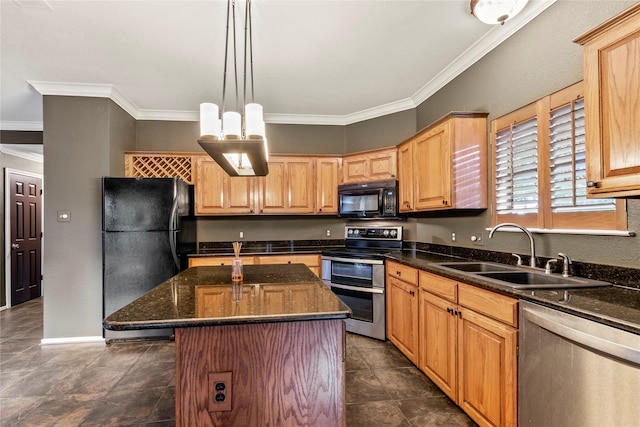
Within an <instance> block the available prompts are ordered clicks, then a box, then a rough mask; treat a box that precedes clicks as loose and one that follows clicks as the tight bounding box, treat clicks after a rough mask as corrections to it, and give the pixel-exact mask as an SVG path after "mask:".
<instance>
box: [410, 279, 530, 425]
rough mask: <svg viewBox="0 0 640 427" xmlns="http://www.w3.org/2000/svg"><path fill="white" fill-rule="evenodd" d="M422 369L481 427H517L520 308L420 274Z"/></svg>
mask: <svg viewBox="0 0 640 427" xmlns="http://www.w3.org/2000/svg"><path fill="white" fill-rule="evenodd" d="M419 283H420V304H419V334H420V335H419V363H418V366H419V368H420V369H421V370H422V371H423V372H424V373H425V374H426V375H427V376H428V377H429V378H430V379H431V380H432V381H433V382H434V383H435V384H436V385H438V386H439V387H440V388H441V389H442V390H443V391H444V392H445V394H447V395H448V396H449V397H450V398H451V399H452V400H453V401H455V402H456V403H457V404H458V406H460V407H461V408H462V409H463V410H464V411H465V412H466V413H467V414H468V415H469V416H470V417H471V418H472V419H473V420H474V421H475V422H477V423H478V424H479V425H481V426H516V425H517V358H516V352H517V343H518V330H517V326H518V325H517V321H518V302H517V300H516V299H514V298H509V297H507V296H504V295H500V294H497V293H495V292H491V291H486V290H484V289H480V288H477V287H475V286H471V285H468V284H465V283H459V282H456V281H454V280H450V279H447V278H444V277H440V276H437V275H434V274H431V273H427V272H424V271H421V272H420V279H419Z"/></svg>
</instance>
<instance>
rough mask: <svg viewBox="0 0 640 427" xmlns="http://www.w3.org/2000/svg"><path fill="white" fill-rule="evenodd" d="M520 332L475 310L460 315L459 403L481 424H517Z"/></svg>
mask: <svg viewBox="0 0 640 427" xmlns="http://www.w3.org/2000/svg"><path fill="white" fill-rule="evenodd" d="M517 343H518V333H517V330H516V329H515V328H512V327H509V326H507V325H504V324H502V323H500V322H497V321H495V320H492V319H489V318H488V317H485V316H482V315H480V314H477V313H475V312H473V311H471V310H467V309H464V308H463V309H461V317H460V318H459V319H458V405H459V406H460V407H461V408H462V409H463V410H464V411H465V412H466V413H467V414H468V415H469V416H470V417H471V418H473V419H474V421H476V422H477V423H478V424H479V425H481V426H516V425H517V365H516V364H517V359H516V349H517Z"/></svg>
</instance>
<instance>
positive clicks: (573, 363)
mask: <svg viewBox="0 0 640 427" xmlns="http://www.w3.org/2000/svg"><path fill="white" fill-rule="evenodd" d="M520 308H521V310H520V338H519V344H520V349H519V361H518V419H519V423H518V425H519V426H520V427H523V426H545V427H551V426H558V427H566V426H580V427H590V426H593V427H595V426H597V427H606V426H612V427H627V426H629V427H630V426H638V425H640V335H635V334H633V333H631V332H627V331H623V330H620V329H616V328H613V327H610V326H607V325H604V324H601V323H597V322H594V321H591V320H587V319H583V318H581V317H578V316H574V315H571V314H567V313H564V312H562V311H559V310H554V309H551V308H547V307H543V306H541V305H538V304H533V303H530V302H528V301H520Z"/></svg>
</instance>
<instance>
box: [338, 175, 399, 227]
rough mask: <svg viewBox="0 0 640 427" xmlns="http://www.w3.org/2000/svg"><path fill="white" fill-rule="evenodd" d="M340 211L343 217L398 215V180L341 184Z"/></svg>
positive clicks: (339, 189)
mask: <svg viewBox="0 0 640 427" xmlns="http://www.w3.org/2000/svg"><path fill="white" fill-rule="evenodd" d="M338 213H339V216H341V217H343V218H393V217H397V216H398V181H396V180H387V181H376V182H363V183H357V184H342V185H339V186H338Z"/></svg>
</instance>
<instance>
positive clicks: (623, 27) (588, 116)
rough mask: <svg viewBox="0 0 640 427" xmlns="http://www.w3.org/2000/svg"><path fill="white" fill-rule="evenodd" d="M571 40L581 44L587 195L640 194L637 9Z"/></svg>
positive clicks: (639, 14)
mask: <svg viewBox="0 0 640 427" xmlns="http://www.w3.org/2000/svg"><path fill="white" fill-rule="evenodd" d="M576 41H577V42H578V43H581V44H584V84H585V120H586V121H585V126H586V153H587V159H586V160H587V181H588V183H589V185H591V186H590V187H589V188H588V194H589V196H590V197H611V196H615V197H624V196H637V195H640V144H639V143H638V141H640V108H638V105H639V104H640V72H639V71H638V64H640V6H638V5H636V6H634V7H632V8H630V9H628V10H627V11H626V12H624V13H623V14H621V15H620V16H619V17H618V18H614V19H613V20H612V21H610V22H608V23H605V24H604V25H603V26H601V27H598V28H597V29H595V30H594V31H592V32H590V33H587V34H585V35H584V36H582V37H580V38H579V39H577V40H576Z"/></svg>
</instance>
